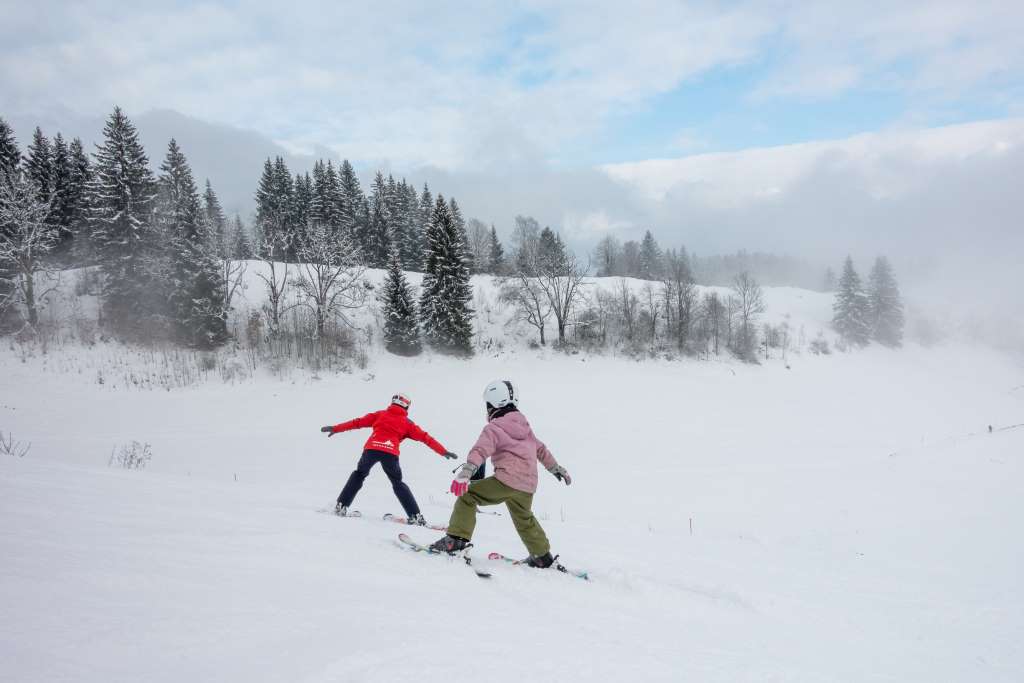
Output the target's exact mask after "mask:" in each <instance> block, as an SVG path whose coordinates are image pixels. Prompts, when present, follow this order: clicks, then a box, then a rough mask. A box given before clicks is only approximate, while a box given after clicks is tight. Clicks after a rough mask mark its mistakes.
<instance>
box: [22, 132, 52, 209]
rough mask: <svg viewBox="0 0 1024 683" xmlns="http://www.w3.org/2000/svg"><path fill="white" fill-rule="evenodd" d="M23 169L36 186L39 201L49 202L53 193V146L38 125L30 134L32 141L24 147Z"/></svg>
mask: <svg viewBox="0 0 1024 683" xmlns="http://www.w3.org/2000/svg"><path fill="white" fill-rule="evenodd" d="M24 170H25V174H26V175H27V176H28V178H29V180H30V181H32V183H33V184H34V185H35V186H36V188H37V191H38V197H39V201H40V202H42V203H43V204H47V203H49V202H50V199H51V195H52V193H53V148H52V147H51V146H50V141H49V140H47V139H46V136H45V135H43V131H42V130H41V129H40V128H38V127H37V128H36V130H35V132H34V133H33V134H32V142H30V143H29V145H28V147H27V148H26V149H25V167H24Z"/></svg>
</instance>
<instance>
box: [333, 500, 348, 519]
mask: <svg viewBox="0 0 1024 683" xmlns="http://www.w3.org/2000/svg"><path fill="white" fill-rule="evenodd" d="M334 514H336V515H338V516H339V517H348V507H347V506H345V505H342V504H341V503H338V504H337V505H335V506H334Z"/></svg>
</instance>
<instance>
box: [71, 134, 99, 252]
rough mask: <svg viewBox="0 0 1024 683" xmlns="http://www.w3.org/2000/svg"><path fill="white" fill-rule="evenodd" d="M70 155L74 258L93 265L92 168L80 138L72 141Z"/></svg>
mask: <svg viewBox="0 0 1024 683" xmlns="http://www.w3.org/2000/svg"><path fill="white" fill-rule="evenodd" d="M68 153H69V154H70V156H71V173H70V176H69V177H68V191H67V202H68V208H69V210H70V212H71V216H70V227H71V231H72V233H74V238H73V239H74V245H75V247H74V258H75V260H76V261H77V262H78V263H79V264H83V265H91V264H92V262H93V256H92V253H91V252H92V249H91V244H90V241H89V226H88V216H89V204H88V201H89V181H90V180H91V179H92V167H91V166H90V164H89V157H88V155H86V153H85V149H84V148H83V146H82V141H81V140H80V139H79V138H75V139H74V140H72V141H71V146H70V147H69V150H68Z"/></svg>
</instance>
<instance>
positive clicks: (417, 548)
mask: <svg viewBox="0 0 1024 683" xmlns="http://www.w3.org/2000/svg"><path fill="white" fill-rule="evenodd" d="M398 540H399V541H400V543H399V545H400V546H401V547H403V548H407V549H409V550H411V551H413V552H416V553H426V554H428V555H448V553H443V552H440V551H437V550H431V549H430V546H426V545H423V544H421V543H417V542H416V541H414V540H412V539H411V538H409V536H407V535H406V534H398ZM468 551H469V549H468V548H466V549H465V550H463V551H461V552H459V553H456V554H454V555H451V557H461V558H462V560H463V561H464V562H465V563H466V566H467V567H469V568H470V569H472V570H473V573H474V574H476V575H477V576H479V577H480V578H481V579H489V578H491V573H490V572H487V571H484V570H483V569H480V568H479V567H475V566H473V560H472V558H471V557H470V556H469V552H468Z"/></svg>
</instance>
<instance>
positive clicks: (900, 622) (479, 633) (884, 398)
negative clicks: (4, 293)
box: [0, 291, 1024, 682]
mask: <svg viewBox="0 0 1024 683" xmlns="http://www.w3.org/2000/svg"><path fill="white" fill-rule="evenodd" d="M776 296H782V293H776V292H774V291H769V292H768V299H769V310H770V311H772V310H778V305H777V304H776V305H774V306H773V301H772V299H773V297H776ZM790 301H791V302H792V303H793V305H792V306H791V307H790V310H788V311H787V312H789V313H790V314H791V316H792V317H793V318H799V317H801V316H806V318H807V319H808V320H809V321H811V322H813V320H814V318H815V317H817V319H819V320H820V316H821V308H822V303H823V302H817V301H815V300H814V297H813V295H800V296H799V297H796V295H794V297H793V298H791V299H790ZM796 301H804V302H806V303H807V305H808V308H807V309H806V310H805V309H800V308H798V307H797V306H796V303H795V302H796ZM53 356H54V352H53V350H51V352H50V354H49V355H48V356H46V357H34V358H28V359H26V360H25V362H21V360H20V359H19V358H18V357H17V356H16V355H15V354H12V353H10V352H7V351H5V352H4V353H3V354H2V355H0V363H2V367H0V372H2V373H3V381H2V390H0V428H2V429H4V430H5V431H7V432H11V433H13V434H14V436H15V437H16V438H17V439H19V440H23V441H31V442H32V449H31V451H30V452H29V453H28V455H26V456H25V457H24V458H20V459H19V458H15V457H10V456H3V457H0V517H2V518H3V520H4V524H3V530H2V532H0V613H2V614H3V619H0V669H2V672H3V675H2V678H3V679H4V680H9V681H33V682H35V681H58V680H76V681H119V680H125V681H127V680H132V681H138V680H146V681H182V680H191V681H225V680H246V681H325V682H326V681H399V680H420V681H435V680H436V681H448V680H454V679H464V678H468V677H472V678H476V679H486V680H494V681H521V680H524V679H528V680H563V681H570V680H644V681H668V680H672V681H675V680H699V681H764V680H779V681H865V680H899V681H936V680H943V681H979V680H984V681H1019V680H1021V679H1022V678H1024V652H1022V649H1021V645H1020V637H1019V634H1020V633H1021V632H1024V617H1022V616H1021V615H1024V585H1022V583H1021V582H1020V579H1019V574H1020V568H1021V567H1022V566H1024V548H1022V546H1021V544H1020V543H1019V541H1018V539H1019V538H1020V537H1021V536H1022V532H1024V521H1022V520H1024V496H1021V481H1022V479H1024V463H1022V458H1021V454H1022V453H1024V428H1012V426H1013V425H1016V424H1020V423H1022V422H1024V389H1021V386H1024V368H1022V367H1021V366H1020V365H1019V364H1016V363H1015V362H1012V361H1010V360H1007V359H1005V358H1002V357H1000V356H997V355H993V354H990V353H982V352H979V351H978V350H976V349H973V348H966V347H963V348H962V347H957V346H947V347H940V348H937V349H931V350H928V349H921V348H919V347H911V348H909V349H906V350H904V351H897V352H893V351H887V350H883V349H878V348H870V349H868V350H866V351H863V352H859V353H855V354H839V355H833V356H831V357H827V358H826V357H818V356H813V355H810V354H804V355H803V356H800V357H799V358H798V359H796V360H793V361H792V362H791V363H790V369H787V368H786V367H785V366H784V365H783V364H782V363H781V362H769V363H767V364H764V365H761V366H746V365H742V364H736V363H708V362H694V361H687V362H678V361H677V362H669V361H663V360H652V361H646V362H643V363H636V362H632V361H629V360H625V359H621V358H608V357H600V356H586V355H579V356H565V355H561V354H541V353H526V352H523V353H505V354H499V355H496V356H488V355H484V354H481V355H479V356H478V357H476V358H475V359H472V360H470V361H456V360H452V359H446V358H442V357H437V356H432V355H425V356H422V357H419V358H415V359H408V360H397V359H394V358H390V357H388V356H386V355H385V354H379V353H378V354H376V355H374V357H373V358H372V359H371V364H370V366H369V367H368V368H367V369H366V370H364V371H359V372H354V373H352V374H339V375H323V376H322V378H320V379H315V378H311V377H310V376H308V375H295V376H294V377H293V378H292V379H291V380H290V381H283V380H281V379H276V378H271V377H265V376H256V377H254V378H252V379H250V380H248V381H246V382H244V383H241V384H226V383H221V382H216V381H212V382H207V383H202V384H198V385H195V386H192V387H189V388H185V389H178V390H175V391H170V392H167V391H126V390H123V389H117V388H114V386H113V384H112V383H108V384H104V385H102V386H101V385H97V384H96V382H95V377H94V376H92V375H90V374H89V373H82V374H76V373H74V372H69V371H62V370H59V369H57V366H58V365H59V361H58V360H56V359H55V358H54V357H53ZM44 369H45V370H44ZM65 370H67V368H65ZM497 377H509V378H511V379H513V380H515V381H516V382H517V383H518V384H519V386H520V389H521V393H522V396H523V399H522V408H523V410H524V412H525V413H526V415H527V416H528V417H529V418H530V420H531V422H532V423H533V425H534V428H535V430H536V431H537V433H538V434H539V435H540V436H541V438H543V439H544V440H545V441H546V442H547V443H548V444H549V446H550V447H551V448H552V450H553V451H554V452H555V454H556V455H557V456H558V457H559V459H560V460H561V462H562V463H563V464H564V465H565V466H566V467H567V468H568V469H569V470H570V472H571V473H572V475H573V479H574V483H573V485H572V486H571V487H565V486H563V485H561V484H559V483H558V482H556V481H555V480H554V479H553V478H551V477H549V476H548V475H547V474H546V473H541V488H540V490H539V492H538V494H537V497H536V502H535V508H536V510H537V512H538V515H539V517H540V518H541V520H542V523H543V524H544V525H545V527H546V529H547V531H548V535H549V536H550V538H551V539H552V543H553V550H554V551H555V552H556V553H560V554H561V556H562V560H563V561H564V562H565V563H566V564H568V565H572V566H578V567H581V568H585V569H587V570H589V572H590V575H591V577H592V581H591V582H589V583H587V582H583V581H579V580H577V579H573V578H571V577H566V576H564V575H561V574H557V573H544V572H537V571H530V570H520V569H518V568H514V567H507V566H504V565H502V566H495V567H493V572H494V578H493V579H491V580H489V581H482V580H479V579H477V578H476V577H474V576H473V574H472V573H471V572H469V571H468V570H467V569H466V568H465V567H462V566H460V565H458V564H456V563H450V562H448V561H447V560H445V559H441V558H436V557H427V556H422V555H417V554H413V553H410V552H407V551H404V550H402V549H400V548H398V547H396V546H395V544H394V539H395V537H396V535H397V533H398V532H399V531H402V527H398V526H396V525H394V524H391V523H386V522H383V521H378V520H377V517H378V516H379V515H382V514H384V513H385V512H398V511H399V508H398V504H397V501H395V500H394V498H393V495H392V493H391V490H390V487H389V486H387V483H386V480H385V478H384V476H383V474H382V473H381V472H380V471H374V473H373V474H372V475H371V477H370V479H369V480H368V481H367V483H366V485H365V486H364V488H363V491H362V492H361V493H360V495H359V498H358V499H357V503H356V506H357V507H358V508H359V509H361V510H362V511H363V512H364V514H365V515H366V516H365V517H364V518H363V519H358V520H357V519H338V518H335V517H332V516H329V515H324V514H318V513H317V512H316V510H317V509H318V508H323V507H327V506H330V505H331V504H332V503H333V500H334V498H335V497H336V495H337V493H338V491H339V489H340V487H341V486H342V484H343V483H344V481H345V478H346V477H347V475H348V473H349V471H350V470H351V468H352V467H353V465H354V462H355V460H356V458H357V456H358V453H359V449H360V446H361V445H362V439H361V438H360V435H359V434H351V435H341V436H338V437H335V438H333V439H330V440H327V439H325V438H324V437H323V435H321V434H320V433H319V432H318V429H319V427H320V425H322V424H326V423H331V422H336V421H340V420H342V419H345V418H349V417H353V416H355V415H359V414H362V413H363V412H366V411H367V410H370V409H375V408H378V407H381V406H383V405H384V403H385V402H386V400H387V398H388V397H389V396H390V395H391V393H393V392H394V391H395V390H403V391H407V392H409V393H410V394H411V395H412V396H413V400H414V403H413V408H412V416H413V418H414V419H416V420H417V421H418V422H419V423H420V424H422V425H423V426H425V427H426V428H427V429H429V430H430V431H431V432H432V433H433V434H434V435H435V436H437V437H438V438H439V439H440V440H441V441H442V442H443V443H444V444H445V445H446V446H448V447H449V448H451V449H453V450H455V451H456V452H458V453H460V454H464V453H465V451H466V449H467V448H468V447H469V445H470V444H471V443H472V440H473V439H474V438H475V436H476V434H477V433H478V431H479V429H480V428H481V426H482V424H483V408H482V405H481V402H480V392H481V390H482V388H483V386H484V384H485V383H486V382H487V381H489V380H491V379H493V378H497ZM990 424H991V425H993V427H994V431H993V432H992V433H991V434H990V433H989V432H988V425H990ZM133 439H136V440H139V441H142V442H148V443H149V444H151V446H152V451H153V459H152V462H151V463H150V464H149V466H148V467H147V468H146V469H144V470H138V471H126V470H121V469H114V468H110V467H108V466H107V465H108V459H109V457H110V453H111V448H112V447H113V446H115V445H117V444H123V443H125V442H127V441H130V440H133ZM402 466H403V470H404V471H405V474H406V479H407V481H408V482H409V483H410V485H411V486H412V488H413V491H414V492H415V493H416V495H417V497H418V498H419V500H420V503H421V505H422V507H423V509H424V512H425V513H426V514H427V516H428V517H429V518H430V520H431V521H433V522H444V521H446V519H447V516H448V513H449V512H450V509H451V497H450V496H449V495H447V494H446V493H445V492H446V491H447V487H448V482H449V481H450V478H451V472H450V471H451V465H450V464H449V463H447V462H446V461H443V460H441V459H440V458H438V457H437V456H436V455H434V454H433V453H432V452H430V451H429V450H427V449H425V448H424V447H422V446H420V445H418V444H415V443H409V444H407V445H406V447H405V448H404V449H403V455H402ZM691 521H692V533H691V531H690V528H691V526H690V525H691ZM410 533H411V534H412V535H413V536H415V537H416V538H417V539H419V540H423V541H429V540H433V539H434V538H436V537H437V536H438V534H437V533H435V532H429V531H426V530H422V529H413V530H411V531H410ZM474 540H475V542H476V543H477V546H478V549H479V551H480V553H479V554H483V553H486V552H487V551H489V550H498V551H501V552H504V553H506V554H511V555H518V554H521V553H522V552H523V550H522V548H521V546H520V544H519V541H518V539H517V537H516V535H515V532H514V530H513V529H512V526H511V522H510V521H509V519H508V518H507V516H500V517H499V516H488V515H484V516H481V519H480V524H479V526H478V530H477V534H476V537H475V538H474Z"/></svg>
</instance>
